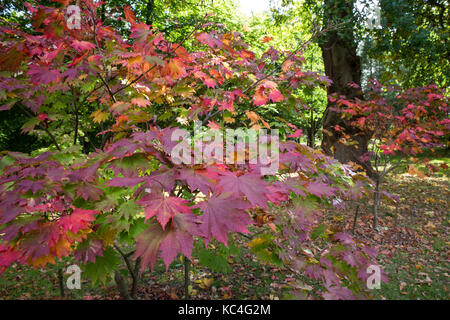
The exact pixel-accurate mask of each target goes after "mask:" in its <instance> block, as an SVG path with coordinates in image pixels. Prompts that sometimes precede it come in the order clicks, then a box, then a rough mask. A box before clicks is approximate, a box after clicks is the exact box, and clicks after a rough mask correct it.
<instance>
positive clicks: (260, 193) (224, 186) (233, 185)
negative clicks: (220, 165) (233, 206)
mask: <svg viewBox="0 0 450 320" xmlns="http://www.w3.org/2000/svg"><path fill="white" fill-rule="evenodd" d="M217 187H218V188H219V189H220V190H223V192H229V191H231V193H232V195H233V196H234V197H241V196H245V197H246V198H247V200H248V201H249V202H250V203H251V204H252V205H254V206H260V207H262V208H267V201H268V199H267V197H266V196H265V194H266V193H269V189H268V188H267V183H266V182H265V181H264V180H262V178H261V176H260V175H256V174H251V173H249V174H244V175H241V176H237V175H236V174H235V173H234V172H225V173H223V176H222V177H220V180H219V183H218V185H217Z"/></svg>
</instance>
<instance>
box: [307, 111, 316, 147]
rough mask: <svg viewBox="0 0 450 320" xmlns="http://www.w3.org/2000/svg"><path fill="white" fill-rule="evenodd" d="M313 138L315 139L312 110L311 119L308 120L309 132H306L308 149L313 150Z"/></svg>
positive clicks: (314, 121) (314, 122) (314, 120)
mask: <svg viewBox="0 0 450 320" xmlns="http://www.w3.org/2000/svg"><path fill="white" fill-rule="evenodd" d="M315 138H316V119H314V113H313V109H311V117H310V119H309V130H308V147H310V148H313V149H314V148H315V141H314V140H315Z"/></svg>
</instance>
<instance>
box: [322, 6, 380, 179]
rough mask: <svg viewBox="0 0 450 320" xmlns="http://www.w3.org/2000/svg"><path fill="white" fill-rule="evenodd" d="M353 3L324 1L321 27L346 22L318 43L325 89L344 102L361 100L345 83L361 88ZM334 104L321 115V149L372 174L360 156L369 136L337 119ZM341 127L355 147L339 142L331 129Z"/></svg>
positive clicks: (338, 134)
mask: <svg viewBox="0 0 450 320" xmlns="http://www.w3.org/2000/svg"><path fill="white" fill-rule="evenodd" d="M354 2H355V1H354V0H353V1H346V0H325V12H324V25H327V24H328V23H331V22H332V21H336V20H337V21H339V22H342V21H346V20H347V21H350V22H349V23H347V24H345V25H344V27H343V28H342V29H339V30H337V31H331V32H328V33H327V34H325V35H324V38H323V39H322V41H321V43H320V47H321V49H322V57H323V62H324V65H325V74H326V76H327V77H328V78H330V79H331V80H332V81H333V83H332V84H331V86H330V87H328V92H327V93H328V95H331V94H334V93H337V94H338V95H345V96H346V97H347V98H348V99H354V98H359V99H363V93H362V91H361V89H359V88H352V87H349V86H348V84H349V83H355V84H357V85H358V86H360V87H361V59H360V57H359V56H358V55H357V54H356V49H357V46H356V43H355V40H354V36H353V31H352V30H353V29H352V22H351V21H352V18H353V13H352V12H353V6H354ZM334 107H336V105H335V104H334V103H332V102H331V101H328V106H327V109H326V110H325V113H324V116H323V120H322V121H323V123H322V125H323V129H324V133H323V139H322V149H323V150H324V152H325V153H326V154H328V155H331V156H334V157H335V158H336V159H338V160H339V161H340V162H342V163H347V162H349V161H353V162H355V163H357V164H360V165H361V166H362V167H363V168H364V169H365V170H366V171H367V172H368V173H369V175H373V169H372V166H371V165H370V163H367V162H366V163H364V162H362V161H361V159H360V157H361V156H362V155H363V154H365V153H366V152H367V145H368V142H369V140H370V137H368V136H367V135H365V134H363V133H362V132H361V131H360V130H358V129H357V128H353V127H351V126H349V125H348V124H347V123H346V122H345V121H343V119H342V118H341V116H342V114H341V113H339V112H335V111H333V110H332V109H333V108H334ZM336 125H339V126H340V127H342V128H343V131H345V133H346V134H348V135H349V136H350V137H351V139H352V140H353V141H356V142H357V144H356V145H353V146H347V145H345V144H343V143H341V141H340V139H341V137H342V133H341V132H339V131H338V130H335V126H336Z"/></svg>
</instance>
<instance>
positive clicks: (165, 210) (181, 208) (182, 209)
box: [137, 192, 191, 229]
mask: <svg viewBox="0 0 450 320" xmlns="http://www.w3.org/2000/svg"><path fill="white" fill-rule="evenodd" d="M137 203H139V204H140V205H142V206H144V208H145V220H148V219H150V218H151V217H154V216H156V219H157V220H158V221H159V223H160V224H161V226H162V228H163V229H165V227H166V224H167V222H169V220H170V219H172V218H174V217H175V215H176V214H179V213H190V212H191V208H189V207H188V206H187V205H188V204H189V202H188V201H186V200H184V199H181V198H178V197H168V196H164V194H163V193H162V192H154V193H151V194H149V195H147V196H145V197H144V198H142V199H141V200H139V201H138V202H137Z"/></svg>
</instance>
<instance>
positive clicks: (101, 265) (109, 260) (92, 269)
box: [83, 247, 120, 284]
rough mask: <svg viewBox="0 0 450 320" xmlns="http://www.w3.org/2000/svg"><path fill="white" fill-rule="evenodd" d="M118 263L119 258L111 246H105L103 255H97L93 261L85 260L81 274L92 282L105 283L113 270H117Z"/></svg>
mask: <svg viewBox="0 0 450 320" xmlns="http://www.w3.org/2000/svg"><path fill="white" fill-rule="evenodd" d="M119 264H120V258H119V257H118V255H117V253H116V251H114V249H113V248H111V247H107V248H106V249H105V250H104V251H103V256H97V257H96V259H95V263H93V262H87V263H86V265H85V267H84V270H83V276H87V277H88V278H90V279H91V281H92V282H93V283H94V284H97V283H103V284H106V282H107V280H108V279H109V278H110V277H111V276H112V274H113V273H114V271H115V270H117V268H118V266H119Z"/></svg>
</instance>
